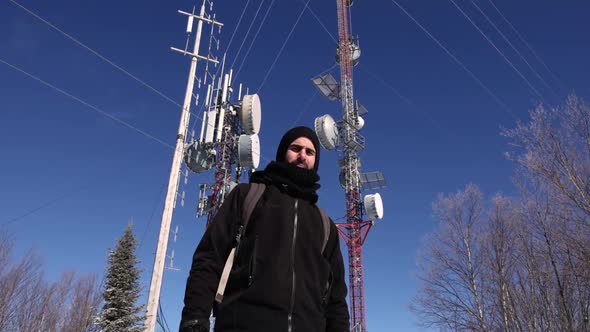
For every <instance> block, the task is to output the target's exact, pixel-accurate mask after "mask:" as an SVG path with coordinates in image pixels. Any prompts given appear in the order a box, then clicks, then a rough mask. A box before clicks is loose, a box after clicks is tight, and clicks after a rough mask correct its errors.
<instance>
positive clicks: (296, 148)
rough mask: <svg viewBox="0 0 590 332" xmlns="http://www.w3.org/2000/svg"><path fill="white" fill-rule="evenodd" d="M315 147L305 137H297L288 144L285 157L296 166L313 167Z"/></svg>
mask: <svg viewBox="0 0 590 332" xmlns="http://www.w3.org/2000/svg"><path fill="white" fill-rule="evenodd" d="M315 154H316V151H315V148H314V147H313V143H312V142H311V140H309V138H307V137H299V138H298V139H296V140H294V141H293V142H291V144H289V147H288V148H287V155H286V156H285V159H286V160H287V162H288V163H289V164H293V165H295V166H297V167H301V168H307V169H310V170H311V169H313V167H314V166H315Z"/></svg>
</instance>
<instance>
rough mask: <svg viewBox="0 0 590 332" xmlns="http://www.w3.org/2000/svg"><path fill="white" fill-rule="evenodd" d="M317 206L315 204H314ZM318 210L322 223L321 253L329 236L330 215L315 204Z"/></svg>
mask: <svg viewBox="0 0 590 332" xmlns="http://www.w3.org/2000/svg"><path fill="white" fill-rule="evenodd" d="M316 206H317V205H316ZM317 208H318V210H319V211H320V216H321V217H322V224H323V225H324V242H323V243H322V253H324V250H325V249H326V244H328V239H329V238H330V217H328V215H327V214H326V212H325V211H324V210H322V208H321V207H319V206H317Z"/></svg>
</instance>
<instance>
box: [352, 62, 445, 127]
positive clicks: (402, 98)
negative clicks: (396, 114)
mask: <svg viewBox="0 0 590 332" xmlns="http://www.w3.org/2000/svg"><path fill="white" fill-rule="evenodd" d="M361 69H363V70H364V71H365V72H367V73H368V74H369V75H370V76H371V77H373V79H375V80H376V81H377V82H379V83H381V84H382V85H383V86H385V87H386V88H388V89H390V90H391V91H393V93H395V94H396V95H397V96H398V97H399V98H400V99H401V100H403V101H404V102H405V103H406V104H408V105H409V106H411V107H413V108H414V109H416V110H418V111H419V112H420V113H422V114H423V115H424V116H425V117H426V118H427V119H428V121H430V123H432V124H433V125H434V126H435V127H437V128H438V129H440V130H441V131H444V132H446V133H448V134H450V135H453V133H451V132H449V130H448V129H445V128H443V127H442V126H441V125H440V124H439V123H438V122H437V121H436V120H435V119H434V118H433V117H432V115H430V114H429V113H428V112H426V111H423V110H422V109H421V108H419V107H418V106H416V104H415V103H414V102H413V101H411V100H410V99H409V98H407V97H405V96H404V95H402V94H401V93H400V92H399V91H398V90H397V89H396V88H394V87H393V86H392V85H391V84H389V83H387V82H385V80H384V79H382V78H381V77H379V76H378V75H377V74H375V73H374V72H372V71H370V70H369V69H368V68H366V66H362V67H361Z"/></svg>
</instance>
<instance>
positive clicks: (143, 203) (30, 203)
mask: <svg viewBox="0 0 590 332" xmlns="http://www.w3.org/2000/svg"><path fill="white" fill-rule="evenodd" d="M396 1H397V3H398V4H399V5H401V6H402V7H403V8H404V9H405V10H406V11H407V13H408V14H410V15H412V16H413V17H414V18H415V19H416V20H417V21H418V22H419V23H420V24H421V25H422V26H423V27H424V28H425V29H427V30H428V32H429V33H430V34H431V35H432V36H433V37H434V38H436V39H437V40H438V41H439V42H440V44H441V45H443V46H444V47H445V48H446V49H447V50H448V51H449V52H450V53H451V54H453V56H454V57H455V58H456V59H457V60H458V61H459V62H460V63H461V64H462V65H463V66H464V67H465V68H466V69H468V70H469V71H470V73H471V74H469V73H468V72H467V71H466V70H465V68H462V67H461V65H459V64H458V63H457V62H456V61H455V60H453V59H452V58H451V57H450V56H449V54H447V53H446V52H445V51H444V50H443V49H442V48H441V47H440V46H439V45H437V44H436V43H435V41H433V39H432V38H431V37H429V36H428V35H427V34H426V33H425V32H424V31H423V30H422V29H421V28H420V27H419V26H418V25H417V24H416V23H415V22H414V21H412V20H411V19H410V17H409V16H408V15H407V14H406V13H404V12H403V11H402V10H401V9H400V7H398V6H397V5H396V4H395V3H394V2H393V1H391V0H380V1H366V0H365V1H363V0H356V1H355V3H354V6H353V13H352V26H353V33H354V34H355V35H358V36H359V37H360V45H361V48H362V57H361V64H360V65H358V66H357V67H356V68H355V72H354V75H355V76H354V77H355V89H354V92H355V96H356V97H357V98H359V99H360V100H361V102H362V104H363V105H365V106H366V107H367V109H368V110H369V114H367V115H366V116H365V120H366V125H365V128H364V129H363V131H362V133H363V134H364V135H365V137H366V141H367V149H366V150H365V151H363V152H362V153H361V157H362V161H363V170H364V171H374V170H381V171H383V173H384V174H385V177H386V180H387V183H388V187H387V188H386V189H384V190H381V191H380V192H381V195H382V197H383V200H384V204H385V217H384V219H383V220H381V221H379V222H378V224H377V225H376V227H374V228H373V229H372V231H371V232H370V234H369V238H368V240H367V242H366V244H365V246H364V263H365V295H366V306H367V326H368V328H369V330H371V331H419V330H420V329H419V328H418V327H416V325H415V320H416V319H415V317H414V316H413V315H412V314H411V313H410V312H409V311H408V309H407V308H408V304H409V302H410V299H411V298H412V296H414V294H415V293H416V291H417V285H418V284H417V281H416V279H415V273H416V271H415V256H416V250H417V248H418V247H419V245H420V243H421V239H422V238H423V236H424V235H425V234H426V233H427V232H428V231H430V230H432V229H433V227H434V225H435V223H434V220H432V217H431V202H432V201H433V200H434V199H435V197H436V195H437V193H439V192H454V191H456V190H458V189H460V188H462V187H464V185H465V184H466V183H468V182H474V183H477V184H479V185H480V186H481V188H482V190H483V191H484V192H485V193H486V194H488V195H492V194H494V193H495V192H498V191H501V192H503V193H506V194H512V193H514V189H513V186H512V184H511V176H512V174H513V165H512V164H511V163H510V162H509V161H507V160H506V159H505V158H504V157H503V152H504V151H506V150H508V149H509V147H508V145H507V142H506V140H505V139H504V138H502V137H501V136H500V135H499V132H500V128H501V127H512V126H514V125H515V123H516V121H517V120H522V121H525V120H526V119H527V114H528V111H529V109H530V108H532V107H533V106H534V105H535V104H537V103H538V102H539V101H541V100H544V101H546V102H547V103H548V104H550V105H556V104H557V103H558V102H560V101H562V100H563V98H564V97H565V96H566V95H567V93H569V92H571V91H575V92H577V93H578V95H580V96H582V97H585V98H588V96H589V94H590V84H589V83H588V78H587V76H588V73H590V65H589V62H588V59H590V38H589V35H588V33H587V32H588V31H590V21H589V20H588V19H587V16H588V15H587V13H588V11H589V10H590V5H589V4H588V3H587V2H586V1H582V0H572V1H562V2H560V3H559V4H558V3H556V2H554V1H531V0H526V1H507V0H502V1H495V2H494V3H495V5H496V7H497V8H498V9H499V10H500V11H501V12H502V13H503V15H504V16H505V17H506V18H507V19H508V20H509V22H511V24H512V25H513V26H514V27H515V28H516V29H517V30H518V32H519V33H520V35H521V36H522V37H524V39H525V40H526V42H527V43H528V44H529V45H530V46H531V47H532V48H533V49H534V51H535V54H536V55H535V54H533V53H532V52H531V51H530V50H529V49H528V48H527V47H526V46H525V45H524V44H523V42H522V41H521V40H520V39H519V38H518V36H517V35H516V33H515V32H514V31H513V30H512V29H511V28H510V27H509V25H508V24H507V23H506V21H504V20H503V19H502V18H501V16H500V15H499V13H498V12H497V11H496V10H495V9H494V8H493V7H492V5H491V3H490V2H489V1H488V0H478V1H475V3H476V4H477V5H478V7H479V8H480V9H481V10H482V11H483V12H484V13H485V14H486V15H487V16H488V17H489V19H490V20H491V21H492V22H494V24H495V25H497V27H498V28H499V29H500V31H502V33H503V34H504V35H505V37H506V38H507V39H508V40H510V42H511V43H512V44H513V45H514V46H515V47H516V48H517V49H518V50H519V52H520V53H521V54H522V56H523V57H524V59H526V61H527V62H528V63H529V65H530V66H531V67H532V68H533V69H534V71H533V70H531V69H530V68H529V66H528V65H527V64H526V63H525V62H524V61H523V60H522V59H521V58H520V57H519V56H518V55H517V53H516V52H515V51H514V50H513V49H512V48H511V47H510V46H509V45H508V44H507V43H506V41H505V40H504V39H503V38H502V37H501V36H500V35H499V34H498V32H497V31H496V30H495V29H494V28H493V27H492V26H491V25H490V24H489V23H488V22H487V21H486V18H485V17H484V16H482V14H481V13H480V12H479V11H478V9H477V8H476V7H474V5H473V3H472V2H471V1H466V0H453V1H454V2H455V4H457V5H458V6H459V7H460V8H461V9H462V10H463V11H464V12H465V14H467V15H468V16H469V17H470V18H471V19H472V20H473V22H474V23H476V24H477V25H478V26H479V27H480V28H481V30H482V32H484V33H485V34H486V35H487V36H488V38H490V40H492V41H493V42H494V43H495V45H496V47H497V48H498V49H499V50H500V51H501V52H503V53H504V55H505V56H506V58H507V59H508V61H510V62H511V63H512V64H513V66H514V67H515V68H516V69H517V70H518V71H519V72H520V73H521V74H518V73H516V72H515V70H514V69H513V68H512V67H511V66H510V65H509V64H508V62H507V60H506V59H504V58H503V57H502V55H500V54H499V53H498V51H497V50H496V49H494V47H493V46H491V45H490V44H489V43H488V42H487V41H486V40H485V38H484V37H483V36H482V35H481V34H480V33H479V32H478V31H477V30H476V29H475V28H474V26H473V25H472V24H471V23H470V22H469V21H468V20H467V19H466V18H465V16H464V15H463V14H462V13H461V12H460V11H459V10H458V9H457V8H456V7H455V6H454V4H453V2H451V0H443V1H407V0H396ZM18 3H20V4H21V5H23V6H24V7H26V8H28V9H30V10H31V11H33V12H35V13H37V14H38V15H40V16H41V17H43V18H44V19H46V20H48V21H49V22H51V23H53V24H54V25H55V26H57V27H59V28H60V29H62V30H63V31H65V32H67V33H69V34H70V35H71V36H73V37H74V38H76V39H78V40H80V41H81V42H83V43H85V44H86V45H87V46H89V47H91V48H92V49H94V50H96V51H97V52H99V53H100V54H102V55H103V56H104V57H106V58H108V59H110V60H111V61H113V62H114V63H116V64H118V65H119V66H121V67H122V68H124V69H125V70H127V71H128V72H130V73H132V74H133V75H135V76H137V77H139V78H141V79H142V80H143V81H144V82H146V83H148V84H149V85H151V86H153V87H154V88H156V89H157V90H159V91H160V92H162V93H163V94H165V95H166V96H169V97H170V98H171V99H172V100H174V101H176V102H177V103H181V102H182V98H183V96H184V91H185V84H186V76H187V73H188V66H189V63H188V60H189V59H188V58H186V57H183V56H181V55H179V54H176V53H173V52H172V51H170V49H169V47H170V46H175V47H179V48H183V47H184V43H185V40H186V39H185V37H186V35H185V26H186V19H185V17H184V16H182V15H180V14H177V13H176V10H177V9H182V10H186V11H190V10H191V9H192V6H193V5H194V4H195V3H194V2H193V1H177V0H172V1H137V0H129V1H124V2H121V1H112V0H102V1H82V2H75V1H63V0H56V1H52V2H42V1H32V0H18ZM270 3H271V1H270V0H266V1H264V2H262V0H259V1H250V4H249V6H248V7H247V9H246V12H245V15H244V19H243V21H242V25H241V26H240V29H239V30H238V32H237V34H236V38H235V40H234V41H233V43H232V45H231V46H230V48H229V50H228V59H230V61H233V59H234V57H235V54H236V52H237V50H238V48H239V45H240V43H241V42H242V40H243V38H244V35H245V33H246V31H247V29H248V26H249V25H250V22H251V21H252V19H253V17H254V15H255V12H256V10H257V9H258V6H259V5H260V4H261V5H260V6H261V7H260V8H261V9H260V13H259V16H258V18H257V20H256V22H255V24H254V26H253V27H252V30H251V33H250V36H249V37H248V38H247V39H246V41H245V43H244V48H243V50H242V53H241V54H242V55H243V54H244V53H245V51H246V50H247V48H248V46H249V45H250V43H251V40H252V36H253V35H254V32H256V30H257V29H258V26H259V24H260V21H261V18H262V16H263V14H264V13H265V12H266V10H267V8H268V6H269V5H270ZM245 4H246V1H245V0H241V1H235V0H232V1H221V0H220V1H217V3H216V5H215V12H216V14H217V17H218V19H219V20H221V21H222V22H223V23H225V27H224V28H223V31H222V35H221V48H222V50H225V49H226V47H227V44H228V42H229V38H230V37H231V34H232V32H233V31H234V28H235V27H236V24H237V21H238V18H239V16H240V14H241V12H242V9H243V8H244V5H245ZM309 5H310V7H311V8H312V9H313V11H314V13H315V14H316V15H317V17H318V18H319V20H320V21H321V22H322V23H323V24H324V25H325V26H326V28H327V30H328V31H329V33H328V32H326V30H324V28H322V26H321V25H320V24H319V23H318V20H316V18H314V16H313V15H311V14H310V12H308V11H306V12H305V13H304V14H303V16H302V17H301V20H300V22H299V24H298V25H297V26H296V27H295V29H294V31H293V34H292V36H291V38H290V40H289V42H288V43H287V44H286V46H285V48H284V51H283V53H282V55H281V56H280V57H279V58H278V60H277V62H276V65H275V66H274V69H273V70H272V72H270V75H269V77H268V80H267V81H266V83H265V85H264V86H263V87H262V89H261V91H260V97H261V100H262V110H263V117H262V123H263V125H262V130H261V133H260V138H261V142H262V155H263V160H262V161H261V164H262V165H264V164H266V163H267V162H268V160H270V159H272V158H273V157H274V153H275V148H276V144H277V142H278V140H279V139H280V136H281V135H282V133H283V132H284V131H285V130H287V129H288V128H289V127H291V126H293V125H296V124H302V125H308V126H312V125H313V119H314V118H315V117H316V116H320V115H322V114H325V113H330V114H331V115H332V116H333V117H334V118H339V117H340V105H339V104H338V103H330V102H328V101H327V100H324V99H323V98H321V97H320V96H318V95H316V93H315V89H314V88H313V86H312V85H311V84H310V78H311V77H313V76H314V75H316V74H318V73H320V72H322V71H324V70H326V69H328V68H330V67H331V66H332V65H333V64H334V52H335V42H334V41H333V39H332V37H330V34H331V35H332V36H337V30H336V3H335V1H319V0H311V1H310V2H309ZM302 8H303V2H302V1H300V0H287V1H286V0H281V1H275V2H274V5H273V7H272V9H271V11H270V14H269V16H268V18H267V20H266V22H265V23H264V25H263V26H262V29H261V31H260V34H259V35H258V39H257V40H256V42H255V44H254V46H253V48H252V50H251V52H250V54H249V56H248V58H247V59H246V65H245V66H244V68H243V69H242V71H241V72H240V74H239V77H238V78H237V79H238V81H240V82H243V83H244V84H246V85H247V86H249V87H250V89H251V90H258V88H259V87H260V84H261V82H262V80H263V78H264V76H265V75H266V73H267V72H268V70H269V68H270V65H271V63H272V62H273V60H274V59H275V57H276V55H277V52H278V50H279V49H280V48H281V45H282V44H283V41H284V40H285V38H286V36H287V35H288V34H289V31H290V30H291V28H292V27H293V25H294V23H295V21H296V20H297V17H298V15H299V14H300V13H301V10H302ZM0 45H2V46H1V47H0V60H2V62H0V84H1V89H0V98H1V101H2V106H1V112H0V151H1V161H2V162H1V163H0V170H1V172H0V187H1V188H2V190H0V223H2V224H3V225H4V227H6V228H8V230H9V231H10V232H12V233H13V234H14V235H15V237H16V239H17V248H16V249H17V251H16V253H17V255H21V254H22V253H24V252H25V251H27V250H28V249H29V248H31V247H32V248H34V249H35V250H37V251H38V252H39V253H40V254H41V255H42V256H43V257H44V261H45V268H46V271H47V276H48V278H50V279H55V278H56V277H57V276H58V275H59V273H60V272H61V271H63V270H64V269H75V270H77V271H80V272H85V273H86V272H97V273H99V274H102V273H103V271H104V266H105V260H106V254H107V250H108V248H109V247H112V246H113V245H114V243H115V239H116V238H117V237H118V236H120V235H121V234H122V232H123V230H124V228H125V226H126V225H127V223H129V221H130V219H133V223H134V225H135V228H134V229H135V234H136V235H137V237H138V239H140V240H141V241H142V243H141V247H140V248H139V250H138V255H139V257H140V259H141V261H142V267H143V269H144V270H145V273H144V279H143V281H144V282H145V284H146V285H148V284H149V279H150V275H151V268H152V264H153V254H154V252H155V246H156V241H157V233H158V231H159V220H160V216H161V209H162V197H163V195H164V193H163V191H162V189H163V185H164V184H165V183H167V177H168V173H169V168H170V164H171V156H172V150H171V149H170V148H167V147H165V146H164V145H162V144H160V143H158V142H157V141H155V140H153V139H150V138H148V137H146V136H144V135H142V134H139V133H138V132H136V131H133V130H131V129H129V128H128V127H125V126H123V125H121V124H119V123H117V122H115V121H113V120H112V119H109V118H107V117H105V116H103V115H101V114H99V113H98V112H97V111H95V110H93V109H91V108H89V107H88V106H86V105H83V104H81V103H80V102H78V101H76V100H73V99H72V98H70V97H67V96H65V95H64V94H62V93H60V92H57V91H56V90H54V89H51V88H49V87H47V86H45V85H43V84H42V83H40V82H39V81H36V80H34V79H32V78H30V77H28V76H26V75H24V74H23V73H21V72H19V71H17V70H15V69H14V68H11V67H9V66H8V65H6V64H5V63H4V62H8V63H10V64H11V65H13V66H17V67H19V68H20V69H22V70H24V71H26V72H28V73H30V74H32V75H35V76H37V77H38V78H40V79H42V80H44V81H46V82H48V83H50V84H52V85H54V86H55V87H57V88H59V89H61V90H63V91H66V92H67V93H69V94H71V95H72V96H75V97H77V98H79V99H81V100H83V101H85V102H86V103H88V104H91V105H93V106H95V107H97V108H99V109H100V110H102V111H104V112H108V113H109V114H111V115H113V116H116V117H117V118H120V119H122V120H124V121H126V122H128V123H130V124H132V125H133V126H135V127H137V128H139V129H141V130H143V131H145V132H147V133H149V134H150V135H152V136H154V137H156V138H158V139H160V140H162V141H164V142H167V143H168V144H173V143H174V138H175V136H176V130H177V126H178V119H179V111H180V109H179V107H178V106H176V105H175V104H174V103H172V102H170V101H168V100H166V99H164V98H163V97H161V96H159V95H158V94H156V93H154V92H153V91H151V90H150V89H147V88H146V87H145V86H143V85H142V84H140V83H138V82H137V81H135V80H133V79H131V78H130V77H129V76H127V75H125V74H123V73H122V72H121V71H119V70H117V69H116V68H114V67H113V66H111V65H109V64H108V63H106V62H104V61H103V60H101V59H99V58H98V57H97V56H95V55H93V54H92V53H91V52H89V51H88V50H86V49H84V48H82V47H80V46H79V45H77V44H75V43H74V42H72V41H71V40H69V39H67V38H66V37H64V35H62V34H60V33H59V32H56V31H55V30H53V29H51V28H50V27H49V26H48V25H46V24H44V23H42V22H40V21H39V20H38V19H36V18H35V17H33V16H32V15H31V14H29V13H27V12H26V11H25V10H23V9H22V8H20V7H18V6H17V5H15V4H14V3H13V2H11V1H9V0H5V1H2V2H1V3H0ZM220 55H221V53H220ZM539 59H541V60H542V61H543V62H544V64H543V63H541V62H540V61H539ZM240 62H241V58H240V59H239V61H236V67H237V66H238V65H239V64H240ZM549 70H550V71H551V72H550V71H549ZM334 74H335V76H338V75H337V71H334ZM520 75H522V77H521V76H520ZM523 77H524V78H523ZM525 79H526V81H525ZM476 80H479V82H480V83H481V84H480V83H478V82H477V81H476ZM527 82H528V83H527ZM529 84H530V86H529ZM482 85H483V86H485V88H484V87H483V86H482ZM531 86H532V87H534V90H533V89H532V88H531ZM486 89H487V90H488V91H486ZM535 90H536V91H535ZM193 111H194V112H197V109H195V108H194V107H193ZM193 120H194V118H193ZM336 159H337V158H336V155H335V154H333V153H330V152H326V151H323V152H322V157H321V165H320V175H321V178H322V179H321V183H322V189H321V190H320V197H321V198H320V204H321V206H323V207H324V208H325V209H326V210H327V211H328V213H329V214H330V215H331V216H332V217H333V218H334V219H336V218H339V217H341V216H343V215H344V200H343V198H344V194H343V192H342V190H341V189H340V186H339V184H338V179H337V176H338V168H337V163H336ZM210 180H211V174H206V175H200V176H197V175H191V176H190V178H189V182H188V184H187V185H184V184H182V185H181V190H184V191H186V193H187V198H186V204H185V207H184V208H177V210H176V212H175V215H174V219H173V226H172V227H173V228H174V227H176V226H178V227H179V229H180V233H179V235H178V240H177V242H176V243H173V242H170V246H169V250H172V249H174V250H175V254H176V260H175V265H177V266H178V267H179V268H180V269H181V271H180V272H172V271H167V272H166V273H165V278H164V283H163V287H162V297H161V302H162V305H163V309H164V312H165V315H166V318H167V320H168V322H169V324H170V327H171V328H172V329H173V330H174V329H176V328H177V326H178V325H177V324H178V320H179V317H180V310H181V307H182V297H183V292H184V285H185V280H186V276H187V273H188V269H189V266H190V259H191V256H192V253H193V250H194V248H195V246H196V244H197V243H198V241H199V238H200V236H201V235H202V232H203V228H204V221H203V220H198V221H197V220H195V218H194V214H195V208H194V206H195V203H196V199H197V191H198V184H199V183H200V182H204V181H210ZM146 287H147V286H146Z"/></svg>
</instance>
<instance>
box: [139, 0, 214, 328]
mask: <svg viewBox="0 0 590 332" xmlns="http://www.w3.org/2000/svg"><path fill="white" fill-rule="evenodd" d="M205 2H206V0H203V5H202V6H201V11H200V14H199V16H200V17H204V15H205ZM202 29H203V20H201V19H200V20H199V21H198V23H197V33H196V37H195V45H194V51H193V54H192V59H191V66H190V71H189V75H188V83H187V86H186V93H185V96H184V104H183V106H182V114H181V116H180V124H179V125H178V135H177V136H176V147H175V149H174V157H173V159H172V167H171V168H170V179H169V181H168V191H167V193H166V201H165V204H164V211H163V213H162V222H161V225H160V236H159V239H158V248H157V250H156V258H155V260H154V271H153V273H152V280H151V284H150V293H149V296H148V303H147V311H146V320H145V331H146V332H154V330H155V327H156V315H157V312H158V303H159V301H160V288H161V287H162V276H163V272H164V263H165V260H166V250H167V247H168V238H169V237H170V222H171V221H172V212H173V208H174V202H175V200H176V192H177V191H178V179H179V173H180V164H181V162H182V157H183V155H184V142H185V137H186V133H187V130H188V124H189V117H190V105H191V97H192V94H193V86H194V82H195V72H196V70H197V54H198V52H199V46H200V44H201V32H202Z"/></svg>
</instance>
